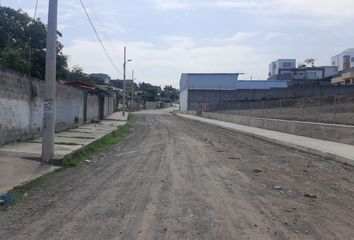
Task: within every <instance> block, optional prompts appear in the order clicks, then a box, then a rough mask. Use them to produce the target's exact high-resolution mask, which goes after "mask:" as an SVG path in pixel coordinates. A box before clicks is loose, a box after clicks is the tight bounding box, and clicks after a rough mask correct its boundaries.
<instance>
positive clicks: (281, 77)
mask: <svg viewBox="0 0 354 240" xmlns="http://www.w3.org/2000/svg"><path fill="white" fill-rule="evenodd" d="M290 66H291V67H290ZM337 73H338V67H337V66H321V67H306V66H304V67H296V60H295V59H288V60H286V59H280V60H277V61H275V62H272V63H271V64H270V72H269V79H268V80H271V81H289V82H291V83H289V84H290V85H291V86H294V85H303V86H304V85H330V84H331V78H332V77H333V76H334V75H336V74H337Z"/></svg>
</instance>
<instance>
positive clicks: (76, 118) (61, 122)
mask: <svg viewBox="0 0 354 240" xmlns="http://www.w3.org/2000/svg"><path fill="white" fill-rule="evenodd" d="M56 99H57V104H56V130H57V131H62V130H65V129H68V128H73V127H76V126H78V125H81V124H83V123H84V91H80V90H79V89H76V88H73V87H68V86H64V85H57V94H56Z"/></svg>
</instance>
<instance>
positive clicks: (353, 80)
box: [332, 67, 354, 86]
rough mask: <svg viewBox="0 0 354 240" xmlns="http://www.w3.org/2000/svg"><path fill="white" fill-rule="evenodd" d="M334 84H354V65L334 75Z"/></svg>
mask: <svg viewBox="0 0 354 240" xmlns="http://www.w3.org/2000/svg"><path fill="white" fill-rule="evenodd" d="M332 85H338V86H339V85H354V67H352V68H349V69H347V70H343V71H341V72H340V73H339V74H337V75H336V76H334V77H333V78H332Z"/></svg>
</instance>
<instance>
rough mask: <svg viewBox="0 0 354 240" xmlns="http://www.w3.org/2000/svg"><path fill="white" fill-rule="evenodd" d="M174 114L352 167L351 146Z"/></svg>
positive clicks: (353, 163)
mask: <svg viewBox="0 0 354 240" xmlns="http://www.w3.org/2000/svg"><path fill="white" fill-rule="evenodd" d="M176 114H177V115H178V116H180V117H183V118H186V119H191V120H195V121H199V122H202V123H207V124H210V125H214V126H218V127H222V128H225V129H228V130H232V131H236V132H240V133H243V134H246V135H250V136H253V137H257V138H261V139H263V140H266V141H270V142H273V143H277V144H281V145H285V146H288V147H292V148H296V149H299V150H302V151H306V152H310V153H313V154H316V155H320V156H322V157H328V158H332V159H334V160H336V161H339V162H343V163H347V164H349V165H352V166H354V146H353V145H347V144H343V143H337V142H331V141H325V140H320V139H315V138H309V137H303V136H298V135H293V134H288V133H282V132H276V131H271V130H266V129H262V128H255V127H248V126H244V125H240V124H235V123H230V122H224V121H219V120H214V119H208V118H204V117H198V116H193V115H188V114H181V113H176Z"/></svg>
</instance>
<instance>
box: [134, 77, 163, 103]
mask: <svg viewBox="0 0 354 240" xmlns="http://www.w3.org/2000/svg"><path fill="white" fill-rule="evenodd" d="M139 88H140V89H141V90H142V91H143V93H142V94H140V96H141V97H142V98H143V99H144V101H145V102H153V101H155V98H156V96H157V94H158V93H160V92H161V88H160V87H158V86H153V85H151V84H149V83H145V82H142V83H139Z"/></svg>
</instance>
